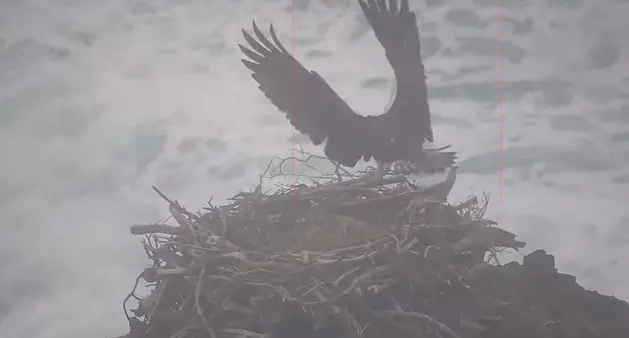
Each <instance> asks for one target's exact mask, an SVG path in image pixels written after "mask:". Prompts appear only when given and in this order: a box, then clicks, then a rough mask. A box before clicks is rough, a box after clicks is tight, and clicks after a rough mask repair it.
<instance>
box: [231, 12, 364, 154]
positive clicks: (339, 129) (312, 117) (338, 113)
mask: <svg viewBox="0 0 629 338" xmlns="http://www.w3.org/2000/svg"><path fill="white" fill-rule="evenodd" d="M253 32H254V34H255V35H256V37H257V40H256V39H254V38H253V37H252V36H251V35H250V34H249V33H247V32H246V31H244V30H243V34H244V37H245V40H246V41H247V43H248V44H249V46H250V48H247V47H244V46H242V45H240V44H239V45H238V46H239V47H240V50H241V51H242V52H243V53H244V54H245V55H246V56H247V57H248V58H249V59H250V60H246V59H243V60H242V62H243V64H244V65H245V66H246V67H247V68H248V69H249V70H251V71H252V72H253V74H252V75H251V76H252V77H253V78H254V79H255V80H256V82H258V84H259V88H260V90H261V91H262V92H263V93H264V95H265V96H266V97H267V98H268V99H269V100H270V101H271V102H272V103H273V104H274V105H275V106H276V107H277V108H279V110H280V111H282V112H284V113H285V114H286V117H287V118H288V120H289V121H290V123H291V124H292V125H293V126H294V127H295V128H296V129H297V130H298V131H300V132H301V133H303V134H306V135H308V136H309V137H310V139H311V140H312V142H313V143H314V144H315V145H318V144H321V143H322V142H323V141H325V140H326V139H327V143H326V148H325V152H326V155H327V156H328V157H329V158H330V159H332V160H335V161H338V162H339V163H341V164H343V165H347V166H354V165H355V164H356V162H357V161H358V160H359V159H360V157H362V156H364V155H369V154H368V153H369V150H368V149H369V147H368V144H369V142H368V140H367V139H368V138H369V131H368V130H365V128H364V125H365V124H368V123H367V122H366V117H364V116H362V115H359V114H357V113H356V112H354V111H353V110H352V109H351V107H350V106H349V105H348V104H347V103H346V102H345V101H344V100H343V99H342V98H341V97H340V96H339V95H338V94H337V93H336V92H335V91H334V90H333V89H332V88H331V87H330V85H329V84H328V83H327V82H326V81H325V80H324V79H323V78H322V77H321V76H320V75H319V74H318V73H317V72H315V71H309V70H307V69H306V68H305V67H304V66H303V65H302V64H301V63H299V62H298V61H297V60H296V59H295V58H294V57H293V56H292V55H291V54H290V53H289V52H288V51H287V50H286V48H285V47H284V46H283V45H282V44H281V42H280V41H279V39H278V37H277V35H276V34H275V31H274V29H273V25H271V26H270V36H271V39H272V40H273V41H272V42H271V41H269V39H268V38H267V37H265V36H264V34H262V32H261V31H260V30H259V29H258V27H257V26H256V23H255V21H254V22H253Z"/></svg>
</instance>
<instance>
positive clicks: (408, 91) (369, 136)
mask: <svg viewBox="0 0 629 338" xmlns="http://www.w3.org/2000/svg"><path fill="white" fill-rule="evenodd" d="M357 1H358V3H359V4H360V7H361V8H362V10H363V13H364V14H365V16H366V17H367V19H368V21H369V23H370V24H371V26H372V28H373V30H374V33H375V36H376V38H377V39H378V41H379V42H380V44H381V45H382V46H383V47H384V49H385V54H386V58H387V60H388V61H389V63H390V64H391V66H392V68H393V71H394V73H395V79H396V93H395V99H394V100H393V102H392V104H391V105H390V108H389V109H388V111H387V112H385V113H384V114H381V115H376V116H363V115H360V114H358V113H356V112H354V111H353V110H352V108H351V107H350V106H349V105H348V104H347V103H346V102H345V101H344V100H343V99H342V98H341V97H340V96H339V95H338V94H337V93H336V92H335V91H334V90H333V89H332V88H331V87H330V85H329V84H328V83H327V82H326V81H325V80H324V79H323V78H322V77H321V76H320V75H319V74H318V73H317V72H315V71H309V70H307V69H306V68H305V67H304V66H303V65H302V64H301V63H299V62H298V61H297V60H296V59H295V58H294V57H293V56H292V55H291V54H290V53H289V52H288V51H287V50H286V49H285V48H284V46H283V45H282V44H281V42H280V41H279V39H278V37H277V35H276V34H275V31H274V29H273V25H271V27H270V35H271V40H272V42H271V41H269V39H268V38H267V37H265V36H264V35H263V34H262V32H261V31H260V30H259V29H258V27H257V26H256V24H255V21H254V23H253V31H254V34H255V36H256V37H257V40H256V39H254V38H253V37H252V36H251V35H249V34H248V33H247V32H245V31H244V30H243V34H244V37H245V40H246V41H247V42H248V43H249V45H250V48H251V49H249V48H247V47H244V46H242V45H239V47H240V49H241V50H242V52H243V53H244V54H245V55H246V56H247V57H249V59H251V60H242V62H243V64H244V65H245V66H246V67H247V68H249V69H250V70H251V71H252V72H253V74H252V77H253V78H254V79H255V80H256V82H258V84H259V88H260V90H261V91H262V92H263V93H264V94H265V95H266V97H267V98H268V99H269V100H270V101H271V102H272V103H273V104H274V105H275V106H276V107H277V108H278V109H279V110H280V111H282V112H284V113H285V114H286V115H287V118H288V120H289V121H290V123H291V125H293V127H295V129H297V130H298V131H300V132H301V133H303V134H306V135H308V136H309V137H310V139H311V141H312V142H313V143H314V144H315V145H319V144H322V143H323V142H324V141H325V142H326V143H325V148H324V153H325V155H326V156H327V157H328V158H329V159H331V160H333V161H336V162H338V163H339V164H341V165H344V166H348V167H354V166H355V165H356V164H357V163H358V161H359V160H360V159H361V158H362V159H364V160H365V161H369V160H371V158H373V159H375V160H376V162H377V163H378V169H379V170H380V171H381V172H379V174H380V175H383V174H384V173H383V172H382V170H383V169H384V166H385V165H386V164H391V163H393V162H396V161H406V162H410V163H412V164H413V165H414V167H415V168H416V169H415V170H416V171H418V172H433V171H441V170H444V169H445V168H448V167H450V166H452V165H453V164H454V160H455V159H456V156H455V154H454V153H452V152H440V151H435V150H427V149H424V148H423V143H424V142H425V141H428V142H433V132H432V126H431V121H430V108H429V106H428V98H427V87H426V77H425V71H424V66H423V63H422V59H421V52H420V49H421V46H420V42H419V32H418V28H417V21H416V17H415V13H414V12H412V11H410V10H409V7H408V0H389V1H388V5H387V1H386V0H357ZM398 2H399V3H398Z"/></svg>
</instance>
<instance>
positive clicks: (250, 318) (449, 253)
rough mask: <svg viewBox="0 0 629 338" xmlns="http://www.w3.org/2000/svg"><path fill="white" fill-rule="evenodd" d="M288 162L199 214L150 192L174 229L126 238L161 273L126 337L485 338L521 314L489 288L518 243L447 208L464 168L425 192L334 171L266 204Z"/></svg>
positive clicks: (465, 211) (481, 211) (151, 274)
mask: <svg viewBox="0 0 629 338" xmlns="http://www.w3.org/2000/svg"><path fill="white" fill-rule="evenodd" d="M301 155H302V156H301V157H299V158H291V160H293V161H298V162H299V163H300V164H301V165H302V167H303V166H308V163H310V162H312V160H313V158H314V159H315V160H322V159H316V158H315V157H314V156H312V155H307V154H303V153H302V154H301ZM286 163H287V160H283V161H280V163H279V164H278V165H277V166H276V167H274V168H272V167H271V164H270V167H269V168H267V170H266V171H265V172H264V174H263V175H261V180H260V184H259V185H258V186H257V188H256V189H254V191H252V192H247V193H244V192H241V193H239V194H237V195H236V196H234V197H233V198H231V199H229V201H230V202H229V204H227V205H224V206H214V205H212V204H211V201H210V202H208V205H209V206H208V207H207V208H204V209H205V211H204V212H203V213H191V212H189V211H187V210H186V209H184V208H183V207H182V206H181V205H180V204H179V203H178V202H176V201H173V200H171V199H169V198H168V197H166V196H165V195H164V194H162V193H161V192H160V191H159V190H158V189H157V188H154V189H155V190H156V191H157V192H158V193H159V194H160V196H161V197H162V198H164V199H165V200H166V201H167V202H168V204H169V210H170V213H171V214H172V219H174V223H176V225H169V224H168V223H167V222H161V223H158V224H150V225H134V226H132V228H131V232H132V233H133V234H140V235H145V240H144V241H143V244H144V248H145V250H146V252H147V254H148V256H149V258H150V259H151V260H152V262H153V264H152V266H151V267H150V268H147V269H145V270H144V271H143V273H142V274H141V275H140V276H139V277H138V280H137V281H136V287H137V285H138V283H139V281H140V280H141V279H144V280H145V281H146V282H148V283H149V287H150V294H149V295H148V296H146V297H143V298H140V297H138V296H136V295H135V290H136V288H135V287H134V291H133V292H132V293H131V294H130V295H129V296H128V297H127V299H125V304H126V302H127V300H129V299H130V298H132V297H135V298H136V299H138V300H139V306H138V308H137V309H135V310H130V311H127V310H126V305H125V313H126V314H127V318H128V319H129V322H130V325H131V332H130V333H129V334H128V335H127V336H126V337H150V338H162V337H163V338H170V337H173V338H174V337H210V338H244V337H252V338H266V337H271V336H272V337H278V338H284V337H286V338H289V337H313V338H314V337H319V336H321V337H324V336H325V337H351V338H358V337H367V338H370V337H374V338H376V337H382V336H384V335H391V334H395V335H396V336H398V337H490V335H488V334H489V333H488V332H489V331H488V330H489V329H488V327H490V326H492V325H489V324H488V323H490V322H491V320H490V319H491V318H493V317H491V314H495V313H496V310H495V309H496V307H497V306H498V307H499V306H504V304H505V303H508V302H509V301H510V302H511V303H514V302H515V303H517V302H520V300H519V299H520V298H518V297H515V298H514V296H513V294H514V293H513V292H511V291H508V290H511V289H507V290H506V291H503V294H500V292H499V291H498V289H497V288H496V287H495V286H494V287H488V285H490V283H487V282H486V276H487V275H488V273H489V272H488V271H493V270H492V266H493V265H490V264H487V263H488V261H489V260H493V262H494V263H497V254H498V253H499V252H500V251H501V250H504V249H508V248H510V249H518V248H521V247H523V246H524V243H523V242H520V241H518V240H516V239H515V235H514V234H512V233H510V232H508V231H505V230H502V229H500V228H498V227H496V223H495V222H492V221H489V220H486V219H484V215H485V211H486V208H487V200H488V199H487V198H486V197H485V199H484V200H482V201H479V200H477V198H475V197H472V198H470V199H468V200H467V201H464V202H463V203H459V204H448V203H447V202H446V199H447V196H448V194H449V192H450V189H451V188H452V186H453V185H454V181H455V178H456V168H454V169H452V170H451V171H450V172H449V173H448V175H447V178H446V179H445V181H443V182H440V183H437V184H435V185H432V186H429V187H419V186H417V184H416V182H410V181H409V180H407V178H406V177H405V176H404V175H403V174H401V173H400V172H395V171H394V172H391V173H389V174H390V175H388V176H387V177H386V178H385V179H384V181H382V182H379V183H378V184H374V185H371V186H360V187H359V186H352V185H348V184H346V181H347V180H351V179H353V178H355V177H352V175H350V174H349V173H347V172H344V171H342V170H341V169H340V168H339V167H333V169H334V170H332V171H333V174H332V175H329V176H325V175H319V174H316V175H315V174H311V175H309V176H308V177H309V178H310V179H311V180H312V183H310V184H308V185H306V184H303V183H299V184H298V183H294V184H289V185H286V184H284V185H279V186H278V187H277V188H276V189H274V191H273V192H267V191H265V190H264V188H263V183H266V182H268V181H272V180H274V179H277V178H278V177H285V176H287V175H286V174H285V173H283V171H284V170H283V167H284V165H285V164H286ZM365 174H366V172H360V173H359V174H358V176H360V175H365ZM289 176H290V175H289ZM314 177H317V179H316V180H315V179H314ZM171 223H172V222H171ZM492 311H493V312H492ZM130 312H132V314H131V313H130ZM527 316H528V315H527ZM542 317H544V316H542ZM487 318H490V319H487ZM483 320H484V321H485V322H483ZM488 320H489V321H490V322H487V321H488ZM531 320H532V321H533V322H535V321H536V320H535V319H531ZM531 320H529V322H531ZM540 320H541V319H540ZM540 320H537V322H539V321H540ZM527 323H528V322H527ZM542 324H543V322H541V323H540V324H539V325H540V327H541V325H542ZM527 325H529V324H527ZM494 326H495V325H494ZM529 326H530V325H529ZM539 330H543V328H540V329H539ZM494 331H496V329H495V328H494ZM540 332H541V331H540ZM503 334H504V333H503ZM536 336H540V335H535V334H531V335H529V337H536ZM542 336H543V335H542ZM540 337H541V336H540ZM549 337H550V336H549Z"/></svg>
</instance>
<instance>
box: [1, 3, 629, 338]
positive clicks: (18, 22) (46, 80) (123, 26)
mask: <svg viewBox="0 0 629 338" xmlns="http://www.w3.org/2000/svg"><path fill="white" fill-rule="evenodd" d="M410 2H411V7H412V8H413V9H415V10H417V11H418V17H419V22H420V28H421V39H422V44H423V54H424V60H425V62H424V63H425V66H426V68H427V71H428V74H427V76H428V84H429V98H430V100H431V101H430V103H431V108H432V112H433V123H434V126H433V128H434V133H435V141H436V142H435V146H441V145H446V144H451V145H452V147H453V149H455V150H456V151H457V152H459V155H460V170H459V173H460V175H459V177H458V182H457V186H456V187H455V189H454V191H453V194H452V195H451V198H452V200H453V201H457V200H461V199H463V198H465V197H467V196H468V195H470V194H482V193H483V192H489V193H491V194H492V199H493V203H492V205H491V206H490V210H489V217H490V218H492V219H494V220H496V221H498V222H499V223H500V225H501V226H502V227H504V228H505V229H508V230H511V231H513V232H515V233H517V234H518V235H519V236H520V237H521V239H522V240H524V241H526V242H527V244H528V245H527V249H526V250H525V251H524V252H523V253H527V252H529V251H531V250H534V249H537V248H543V249H546V250H547V251H549V252H550V253H552V254H555V255H556V257H557V264H558V266H559V268H560V269H561V270H562V271H563V272H567V273H572V274H576V275H577V277H578V281H579V282H580V283H581V284H582V285H584V286H586V287H588V288H593V289H596V290H599V291H601V292H603V293H607V294H613V295H615V296H617V297H619V298H623V299H625V300H629V291H628V290H629V289H628V288H627V287H626V285H628V284H629V272H628V271H629V260H628V259H627V257H629V244H628V243H629V211H628V210H627V207H626V205H627V200H629V66H628V64H627V61H628V60H629V48H628V45H629V41H628V40H627V37H626V32H627V31H629V21H627V20H626V19H627V17H629V2H628V1H626V0H625V1H622V0H604V1H584V0H540V1H525V0H473V1H472V0H469V1H453V0H451V1H446V0H422V1H419V0H418V1H415V0H411V1H410ZM501 4H502V6H501ZM253 18H255V19H256V22H257V23H258V24H259V26H260V27H261V28H263V29H265V30H266V29H267V28H268V24H269V23H270V22H271V21H272V22H273V23H274V26H275V29H276V31H277V32H278V34H279V36H280V39H282V41H284V42H285V43H286V45H291V42H290V41H293V43H292V45H293V46H294V50H295V55H296V57H297V58H299V60H301V61H302V63H304V64H305V65H306V66H307V67H309V68H312V69H316V70H317V71H318V72H319V73H320V74H321V75H322V76H323V77H324V78H325V79H326V80H327V81H328V82H329V83H330V84H331V85H332V86H333V87H334V88H335V90H337V91H338V92H339V93H340V95H341V96H342V97H343V98H345V99H346V100H347V101H348V102H349V104H350V105H351V106H352V107H353V108H355V109H356V110H358V111H360V112H361V113H364V114H375V113H380V112H381V111H383V109H384V107H385V106H386V105H387V103H388V102H389V99H390V94H391V91H392V90H391V80H392V76H393V74H392V71H391V69H390V67H389V65H388V64H387V62H386V59H385V58H384V54H383V50H382V48H381V47H380V45H379V44H378V42H377V41H376V39H375V38H374V36H373V34H372V32H371V31H370V27H369V26H368V24H367V22H366V20H365V19H364V18H363V15H362V13H361V11H360V8H359V7H358V5H357V3H356V1H355V0H294V1H291V0H265V1H254V0H239V1H210V0H178V1H172V0H152V1H148V0H144V1H141V0H108V1H95V0H48V1H44V0H20V1H11V0H0V155H1V161H0V214H1V215H2V218H3V226H2V237H1V238H0V244H1V245H0V264H1V266H2V279H1V281H0V337H32V338H39V337H41V338H57V337H58V338H68V337H70V338H73V337H77V338H79V337H80V338H83V337H110V336H115V335H120V334H123V333H125V332H126V331H127V323H126V320H125V318H124V315H123V313H122V308H121V303H122V299H123V298H124V296H125V295H126V294H127V293H128V292H129V290H130V288H131V287H132V285H133V282H134V279H135V277H136V275H137V273H138V272H139V271H141V269H142V268H143V267H145V265H146V264H147V263H148V262H147V261H146V259H145V255H144V252H143V250H142V248H141V246H140V244H139V239H140V238H137V237H132V236H130V235H129V231H128V227H129V225H131V224H134V223H148V222H151V221H158V220H160V219H163V218H164V217H165V216H167V211H168V208H167V206H166V204H165V203H164V202H163V201H162V200H161V199H160V198H159V197H158V196H157V195H156V194H155V193H154V192H153V191H152V189H151V186H152V185H156V186H158V187H160V189H162V190H163V191H164V192H165V193H166V194H168V195H169V196H171V197H173V198H176V199H177V200H179V201H181V202H182V203H183V204H185V206H186V207H188V208H189V209H192V210H197V209H198V208H200V207H201V206H202V205H203V204H204V203H205V201H207V199H208V198H209V197H210V196H212V195H214V196H215V201H219V202H220V201H223V200H224V198H225V197H228V196H231V195H233V194H234V193H235V192H236V191H237V190H240V189H249V188H252V187H253V186H254V185H255V184H256V182H257V174H258V173H259V172H260V170H261V168H262V167H264V166H265V164H266V163H267V162H268V160H269V159H270V157H271V156H273V155H278V156H286V155H288V154H289V153H290V151H291V148H292V147H293V144H294V143H295V142H297V141H299V142H306V141H305V140H306V139H305V138H304V137H302V136H300V135H297V134H295V133H294V131H293V130H292V129H291V127H290V125H289V124H288V123H287V121H286V120H285V119H284V117H283V116H282V114H281V113H279V112H278V111H277V109H276V108H274V107H273V106H272V105H271V104H270V103H269V102H268V100H267V99H266V98H265V97H264V96H263V95H262V94H261V93H260V92H259V90H258V89H257V84H255V82H254V81H253V80H252V79H251V77H250V74H249V72H248V71H247V69H246V68H245V67H244V66H242V64H241V63H240V59H241V53H240V51H239V50H238V48H237V45H236V43H237V42H242V41H243V39H242V35H241V31H240V30H241V29H242V28H246V29H250V28H251V20H252V19H253ZM291 39H292V40H291ZM501 55H502V58H501ZM501 79H502V81H501ZM501 112H502V117H503V119H502V120H503V123H502V127H503V128H502V131H503V148H504V149H503V152H502V154H503V169H504V170H503V173H502V177H503V179H502V182H501V181H500V174H499V173H500V165H499V162H500V161H499V159H500V151H499V141H500V125H501V123H500V121H501V118H500V116H501ZM304 144H307V142H306V143H304ZM307 149H309V150H311V151H313V152H317V153H321V152H322V149H320V148H314V147H310V146H307ZM501 184H502V197H500V195H501V194H500V191H501V188H500V187H501ZM514 258H518V255H515V256H514Z"/></svg>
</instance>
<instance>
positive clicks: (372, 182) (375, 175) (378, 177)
mask: <svg viewBox="0 0 629 338" xmlns="http://www.w3.org/2000/svg"><path fill="white" fill-rule="evenodd" d="M388 167H389V166H388V164H387V163H383V162H376V169H375V170H374V171H373V172H372V173H371V175H366V176H363V177H361V178H359V180H360V181H359V182H353V183H352V185H355V186H360V187H373V186H377V185H379V184H380V183H381V182H382V181H383V180H384V175H385V174H386V173H387V170H388Z"/></svg>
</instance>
